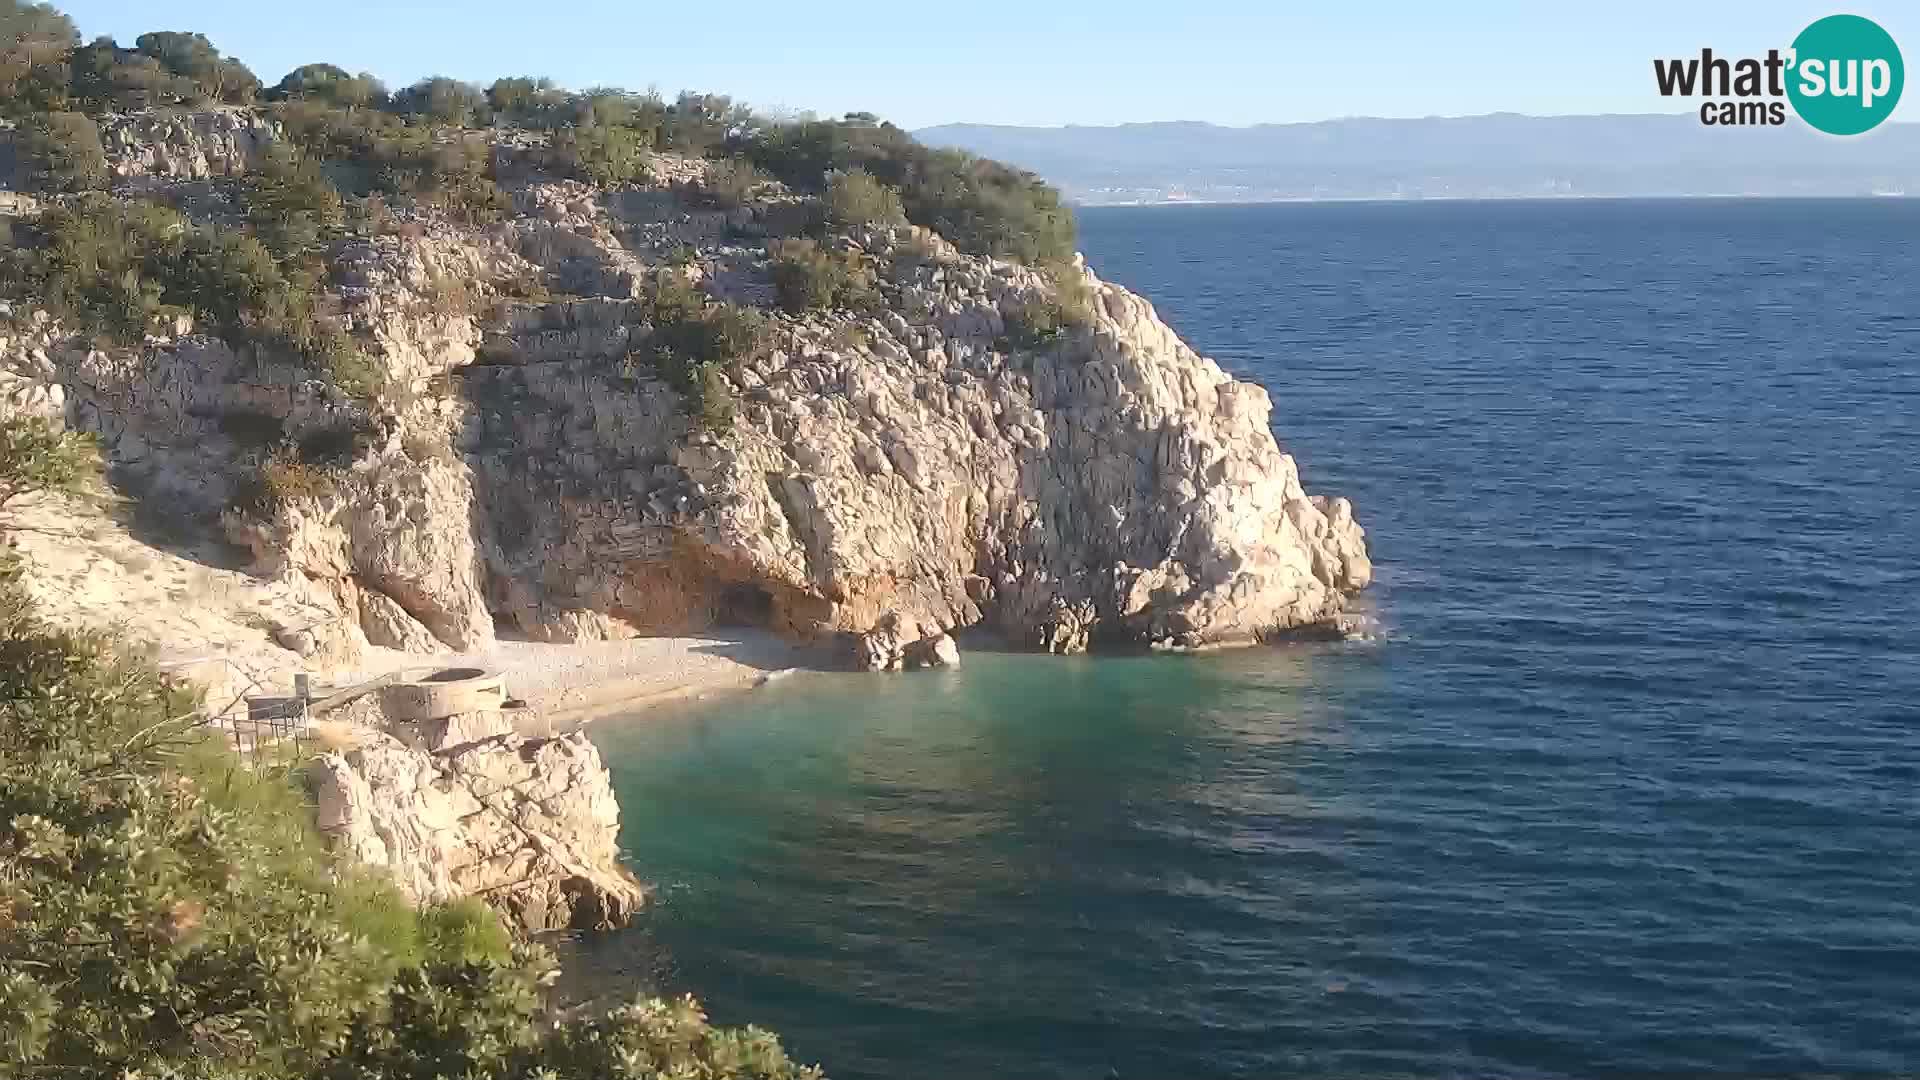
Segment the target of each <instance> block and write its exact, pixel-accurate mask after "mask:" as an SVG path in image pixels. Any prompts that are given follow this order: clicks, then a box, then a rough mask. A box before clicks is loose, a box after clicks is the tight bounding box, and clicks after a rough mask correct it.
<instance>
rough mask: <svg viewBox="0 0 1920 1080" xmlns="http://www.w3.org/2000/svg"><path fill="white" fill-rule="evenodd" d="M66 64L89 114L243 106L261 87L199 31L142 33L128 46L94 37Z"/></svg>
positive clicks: (75, 92) (75, 95) (77, 96)
mask: <svg viewBox="0 0 1920 1080" xmlns="http://www.w3.org/2000/svg"><path fill="white" fill-rule="evenodd" d="M68 64H69V70H70V71H71V84H70V90H71V93H72V96H73V98H74V99H75V100H76V101H78V102H79V103H81V105H82V106H83V107H84V108H86V109H87V111H89V112H93V113H100V112H110V111H111V112H130V111H134V110H138V109H151V108H166V107H171V106H194V107H197V106H203V105H208V104H216V103H225V104H230V105H244V104H247V103H248V102H251V101H252V100H253V99H254V96H255V94H257V93H258V92H259V89H260V80H259V79H257V78H255V77H254V74H253V72H251V71H249V70H247V66H246V65H245V64H242V63H240V62H239V61H237V60H233V59H230V58H228V57H223V56H221V55H220V50H219V49H216V48H214V47H213V43H212V42H210V41H208V40H207V38H206V36H205V35H203V34H183V33H174V32H171V31H162V32H157V33H151V34H142V35H140V37H139V38H138V39H137V40H136V41H135V42H134V47H133V48H131V49H123V48H121V47H120V46H119V45H117V44H116V43H115V42H114V40H113V39H112V38H108V37H103V38H98V39H96V40H94V41H93V42H90V43H89V44H86V45H82V46H80V47H79V48H76V49H74V50H73V52H72V55H71V56H70V58H69V60H68Z"/></svg>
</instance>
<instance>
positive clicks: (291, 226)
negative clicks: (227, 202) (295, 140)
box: [242, 143, 346, 258]
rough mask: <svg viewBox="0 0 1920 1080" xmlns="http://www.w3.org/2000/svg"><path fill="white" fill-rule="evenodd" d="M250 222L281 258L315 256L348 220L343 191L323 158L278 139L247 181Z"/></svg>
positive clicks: (245, 185)
mask: <svg viewBox="0 0 1920 1080" xmlns="http://www.w3.org/2000/svg"><path fill="white" fill-rule="evenodd" d="M242 199H243V201H244V202H245V203H246V208H247V221H248V223H249V224H251V225H252V226H253V230H254V232H255V234H256V235H258V236H259V237H260V239H261V240H262V241H264V242H265V243H266V245H267V246H268V247H269V248H272V249H273V250H274V251H275V252H277V253H278V254H279V255H280V256H281V257H283V258H288V257H299V256H304V255H311V254H314V253H315V252H316V251H317V250H318V249H319V248H320V247H321V246H322V244H323V243H324V242H326V241H328V240H330V239H332V238H333V237H334V236H335V235H336V234H338V233H339V232H340V230H341V228H342V226H343V225H345V223H346V211H345V208H344V207H343V206H342V205H341V202H340V193H339V192H338V191H336V190H335V189H334V186H333V182H332V181H331V180H329V179H327V176H326V173H325V172H323V171H321V168H320V164H319V162H317V161H315V160H314V159H313V158H311V157H309V156H307V155H306V154H303V153H301V152H300V151H299V150H297V149H295V148H293V147H289V146H286V145H284V144H281V143H273V144H271V145H269V146H268V147H267V150H266V152H265V153H263V154H261V156H260V161H259V163H258V164H257V165H256V166H255V167H254V169H253V171H252V172H249V173H248V174H247V175H246V177H245V178H244V180H243V189H242Z"/></svg>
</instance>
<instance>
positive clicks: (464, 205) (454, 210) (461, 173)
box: [273, 99, 509, 223]
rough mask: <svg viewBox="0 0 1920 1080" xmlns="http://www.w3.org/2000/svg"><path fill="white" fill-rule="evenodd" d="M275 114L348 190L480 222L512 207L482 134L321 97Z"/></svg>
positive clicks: (288, 133) (291, 102)
mask: <svg viewBox="0 0 1920 1080" xmlns="http://www.w3.org/2000/svg"><path fill="white" fill-rule="evenodd" d="M273 115H274V118H275V119H277V120H279V121H280V123H281V128H282V130H283V131H284V132H285V134H286V136H287V139H288V141H290V142H292V143H293V144H294V145H295V146H297V147H298V148H299V149H300V151H301V152H302V153H303V154H305V155H306V156H308V157H311V158H313V159H314V160H315V161H317V162H319V163H321V164H322V165H324V166H325V168H326V171H327V173H328V175H329V176H330V177H331V178H333V179H334V181H335V183H336V184H337V185H338V186H339V187H340V189H341V190H342V191H344V192H345V193H347V194H351V195H356V196H365V195H370V194H380V195H387V196H405V197H410V198H413V199H416V200H418V201H419V202H420V203H422V204H425V205H428V206H438V207H440V208H442V209H444V210H446V211H447V212H449V213H450V214H452V215H453V216H454V217H456V218H459V219H461V220H463V221H468V222H473V223H486V222H491V221H497V220H499V218H500V216H501V214H503V213H504V212H505V211H506V209H507V207H508V205H509V201H508V199H507V198H506V196H505V195H504V194H502V193H501V191H500V188H499V187H498V185H496V184H495V183H494V178H493V153H492V149H491V147H490V146H488V145H487V143H486V141H485V139H484V138H483V137H479V136H468V135H465V134H462V133H459V132H450V133H447V134H445V135H444V136H443V135H441V134H439V133H437V132H436V131H435V129H434V128H432V127H431V126H423V125H415V124H408V123H407V122H405V121H404V120H402V119H400V118H399V117H397V116H393V115H391V114H389V113H384V112H379V111H377V110H373V109H350V108H343V107H340V106H337V105H331V104H328V103H326V102H325V101H324V100H321V99H296V100H289V101H286V102H283V103H281V104H280V105H277V106H275V107H274V109H273Z"/></svg>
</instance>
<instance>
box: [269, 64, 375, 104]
mask: <svg viewBox="0 0 1920 1080" xmlns="http://www.w3.org/2000/svg"><path fill="white" fill-rule="evenodd" d="M266 97H267V98H268V100H271V101H302V100H310V101H319V102H325V103H326V104H329V105H337V106H339V107H341V108H346V109H358V108H365V107H367V106H370V105H380V104H383V103H385V101H386V100H387V88H386V87H385V86H384V85H382V84H381V82H380V80H379V79H377V78H375V77H374V76H372V75H370V74H366V73H362V74H359V75H353V74H350V73H349V72H348V71H347V70H346V69H345V68H342V67H336V66H334V65H332V64H303V65H302V66H300V67H297V68H294V69H293V70H292V71H289V72H288V73H287V74H286V76H285V77H284V78H282V79H281V80H280V81H279V82H278V83H276V84H275V85H274V87H273V89H272V90H269V91H267V93H266Z"/></svg>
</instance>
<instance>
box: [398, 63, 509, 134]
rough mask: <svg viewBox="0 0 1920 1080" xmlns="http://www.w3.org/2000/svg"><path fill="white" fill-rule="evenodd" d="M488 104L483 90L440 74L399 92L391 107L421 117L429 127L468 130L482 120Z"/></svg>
mask: <svg viewBox="0 0 1920 1080" xmlns="http://www.w3.org/2000/svg"><path fill="white" fill-rule="evenodd" d="M486 105H487V96H486V95H485V94H483V93H481V91H480V88H479V87H477V86H474V85H472V84H471V83H463V82H461V81H460V80H458V79H449V78H447V77H445V76H444V75H436V76H434V77H433V78H431V79H422V80H420V81H419V82H417V83H414V84H413V85H412V86H409V87H407V88H406V89H404V90H400V91H397V92H395V93H394V95H393V98H392V100H391V102H390V104H389V107H390V108H391V109H392V110H393V111H394V112H397V113H399V114H400V115H402V116H414V117H419V118H420V119H421V120H424V121H426V122H427V123H429V124H443V125H446V126H449V127H468V126H471V125H472V124H474V123H475V122H476V121H478V119H479V116H480V113H481V112H482V111H483V110H485V108H486Z"/></svg>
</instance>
